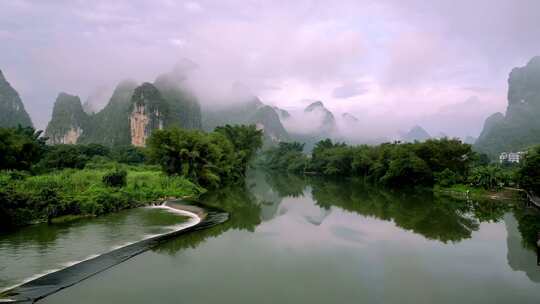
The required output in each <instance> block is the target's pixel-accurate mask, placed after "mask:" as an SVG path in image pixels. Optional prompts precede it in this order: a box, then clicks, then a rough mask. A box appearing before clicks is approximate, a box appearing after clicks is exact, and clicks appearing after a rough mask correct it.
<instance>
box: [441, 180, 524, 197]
mask: <svg viewBox="0 0 540 304" xmlns="http://www.w3.org/2000/svg"><path fill="white" fill-rule="evenodd" d="M433 191H434V192H435V193H436V194H439V195H443V196H449V197H453V198H456V199H470V200H476V201H483V200H497V201H513V200H519V199H520V198H521V196H520V192H519V191H518V190H516V189H511V188H501V189H499V190H497V191H495V190H486V189H484V188H479V187H472V186H468V185H463V184H457V185H453V186H451V187H442V186H439V185H436V186H435V187H434V188H433Z"/></svg>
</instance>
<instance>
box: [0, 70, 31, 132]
mask: <svg viewBox="0 0 540 304" xmlns="http://www.w3.org/2000/svg"><path fill="white" fill-rule="evenodd" d="M18 125H21V126H23V127H27V126H30V127H31V126H32V120H31V119H30V116H29V115H28V113H27V112H26V110H25V109H24V104H23V103H22V100H21V97H20V96H19V93H17V91H16V90H15V89H14V88H13V87H12V86H11V84H9V82H8V81H7V80H6V78H5V77H4V74H3V73H2V71H1V70H0V127H4V128H5V127H16V126H18Z"/></svg>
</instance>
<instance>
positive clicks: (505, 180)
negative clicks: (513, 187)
mask: <svg viewBox="0 0 540 304" xmlns="http://www.w3.org/2000/svg"><path fill="white" fill-rule="evenodd" d="M512 180H513V176H512V172H511V171H510V170H508V169H503V168H502V167H501V166H497V165H488V166H478V167H474V168H472V170H471V172H470V174H469V176H468V177H467V181H468V182H469V183H470V184H471V185H472V186H475V187H481V188H484V189H488V190H496V189H500V188H502V187H503V186H507V185H509V184H510V183H511V181H512Z"/></svg>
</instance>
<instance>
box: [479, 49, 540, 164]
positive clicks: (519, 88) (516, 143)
mask: <svg viewBox="0 0 540 304" xmlns="http://www.w3.org/2000/svg"><path fill="white" fill-rule="evenodd" d="M539 117H540V57H534V58H533V59H531V60H530V61H529V62H528V63H527V65H526V66H524V67H520V68H514V69H513V70H512V72H511V73H510V77H509V78H508V106H507V109H506V114H505V115H503V114H502V113H495V114H493V115H491V116H490V117H488V118H487V119H486V121H485V123H484V129H483V130H482V133H481V134H480V137H479V138H478V140H477V141H476V143H475V145H474V147H475V149H476V150H478V151H480V152H484V153H487V154H489V155H491V156H495V155H497V154H499V153H501V152H504V151H522V150H525V149H527V148H528V147H530V146H532V145H535V144H538V143H540V119H538V118H539Z"/></svg>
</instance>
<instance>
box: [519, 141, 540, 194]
mask: <svg viewBox="0 0 540 304" xmlns="http://www.w3.org/2000/svg"><path fill="white" fill-rule="evenodd" d="M518 176H519V182H520V185H521V186H522V187H523V188H525V189H527V190H529V191H532V192H534V193H535V194H537V195H538V194H540V146H536V147H535V148H534V149H531V150H530V151H529V152H528V153H527V156H526V157H525V161H524V163H523V166H522V167H521V168H520V169H519V172H518Z"/></svg>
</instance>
